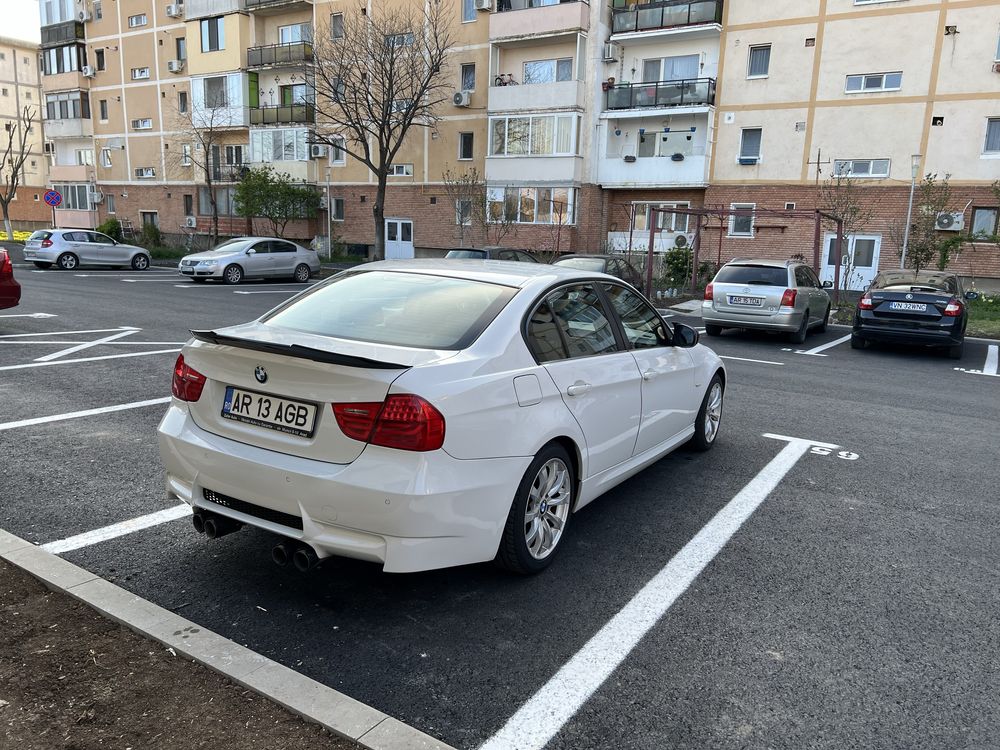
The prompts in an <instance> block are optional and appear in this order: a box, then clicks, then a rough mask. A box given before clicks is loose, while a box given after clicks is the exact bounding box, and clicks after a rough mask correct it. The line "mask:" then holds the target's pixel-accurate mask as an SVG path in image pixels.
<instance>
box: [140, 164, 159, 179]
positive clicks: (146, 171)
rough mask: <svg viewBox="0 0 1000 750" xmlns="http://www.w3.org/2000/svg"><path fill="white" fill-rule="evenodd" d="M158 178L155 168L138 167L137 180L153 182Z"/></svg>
mask: <svg viewBox="0 0 1000 750" xmlns="http://www.w3.org/2000/svg"><path fill="white" fill-rule="evenodd" d="M154 177H156V168H155V167H136V168H135V178H136V179H137V180H151V179H153V178H154Z"/></svg>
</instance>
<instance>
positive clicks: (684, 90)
mask: <svg viewBox="0 0 1000 750" xmlns="http://www.w3.org/2000/svg"><path fill="white" fill-rule="evenodd" d="M714 104H715V79H714V78H692V79H688V80H683V81H655V82H650V83H621V84H617V85H615V86H611V87H610V88H609V89H608V98H607V107H606V109H609V110H621V109H647V108H652V109H667V108H669V107H708V106H711V105H714Z"/></svg>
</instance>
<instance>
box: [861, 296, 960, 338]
mask: <svg viewBox="0 0 1000 750" xmlns="http://www.w3.org/2000/svg"><path fill="white" fill-rule="evenodd" d="M870 294H871V300H872V309H871V313H872V316H873V317H874V318H875V319H876V320H877V321H879V322H884V323H892V324H895V325H899V326H901V327H907V328H921V327H924V326H928V327H936V326H937V325H938V324H939V323H940V322H941V318H943V317H944V309H945V308H946V307H947V306H948V303H949V302H951V301H952V300H953V299H954V298H955V296H954V295H953V294H951V293H950V292H945V291H930V290H927V291H919V287H914V291H905V290H896V289H893V290H888V289H873V290H871V292H870ZM952 320H953V318H952Z"/></svg>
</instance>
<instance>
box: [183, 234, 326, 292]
mask: <svg viewBox="0 0 1000 750" xmlns="http://www.w3.org/2000/svg"><path fill="white" fill-rule="evenodd" d="M319 268H320V263H319V257H318V256H317V255H316V251H315V250H311V249H309V248H306V247H302V246H301V245H297V244H295V243H294V242H289V241H288V240H283V239H280V238H278V237H238V238H236V239H232V240H227V241H226V242H223V243H222V244H220V245H217V246H216V247H215V248H214V249H212V250H209V251H208V252H204V253H195V254H194V255H186V256H184V257H183V258H182V259H181V262H180V264H179V265H178V267H177V270H178V271H180V273H181V275H182V276H186V277H188V278H189V279H191V280H192V281H205V280H206V279H220V280H222V281H223V282H225V283H226V284H239V283H240V282H241V281H243V279H274V278H288V279H294V280H295V281H298V282H299V283H302V284H304V283H305V282H307V281H309V277H310V276H311V275H312V274H314V273H318V272H319Z"/></svg>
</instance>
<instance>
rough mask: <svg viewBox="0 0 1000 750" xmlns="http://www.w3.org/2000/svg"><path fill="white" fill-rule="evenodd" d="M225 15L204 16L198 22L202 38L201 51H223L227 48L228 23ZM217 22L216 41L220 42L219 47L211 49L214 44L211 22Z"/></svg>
mask: <svg viewBox="0 0 1000 750" xmlns="http://www.w3.org/2000/svg"><path fill="white" fill-rule="evenodd" d="M224 18H225V17H224V16H213V17H211V18H203V19H201V22H200V23H199V24H198V32H199V36H200V37H201V39H200V40H199V41H200V42H201V51H202V52H203V53H208V52H221V51H222V50H224V49H225V48H226V23H225V20H224ZM212 23H215V24H217V26H216V42H218V45H219V46H218V47H216V48H215V49H211V48H210V47H211V44H212V32H211V26H210V25H209V24H212ZM206 32H207V33H206Z"/></svg>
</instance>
